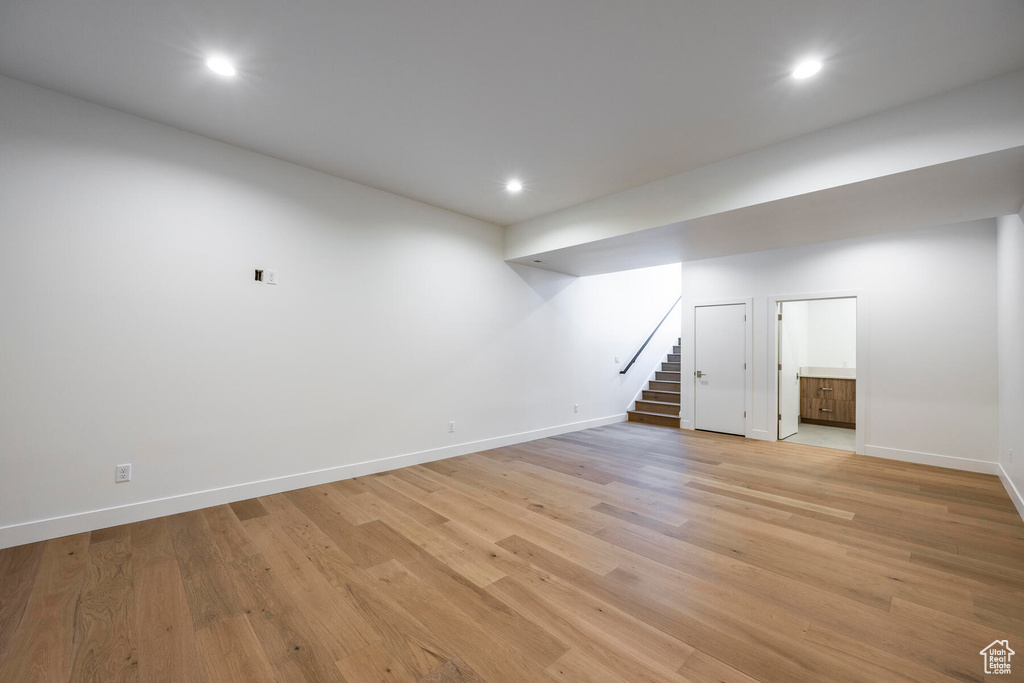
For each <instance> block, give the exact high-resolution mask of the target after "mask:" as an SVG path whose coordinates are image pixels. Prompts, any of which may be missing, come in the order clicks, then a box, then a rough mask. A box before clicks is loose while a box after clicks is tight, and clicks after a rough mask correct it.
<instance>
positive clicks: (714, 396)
mask: <svg viewBox="0 0 1024 683" xmlns="http://www.w3.org/2000/svg"><path fill="white" fill-rule="evenodd" d="M694 315H695V320H694V344H693V351H694V361H695V363H696V364H695V365H694V369H695V370H696V372H695V373H694V383H695V385H696V389H695V390H694V399H695V400H694V416H693V418H694V427H696V428H697V429H705V430H707V431H711V432H724V433H726V434H739V435H741V436H742V435H743V434H745V433H746V419H745V416H744V415H743V411H744V410H745V409H746V401H747V394H746V389H747V377H746V374H747V371H746V368H744V367H743V366H744V363H745V360H746V354H747V343H746V322H745V317H746V306H744V305H743V304H730V305H726V306H698V307H696V308H695V309H694Z"/></svg>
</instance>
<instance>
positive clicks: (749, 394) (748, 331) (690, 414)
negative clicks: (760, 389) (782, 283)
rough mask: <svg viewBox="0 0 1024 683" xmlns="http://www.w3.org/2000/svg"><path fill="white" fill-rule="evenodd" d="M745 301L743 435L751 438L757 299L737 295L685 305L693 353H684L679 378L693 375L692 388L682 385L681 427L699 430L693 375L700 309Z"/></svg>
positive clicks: (687, 335)
mask: <svg viewBox="0 0 1024 683" xmlns="http://www.w3.org/2000/svg"><path fill="white" fill-rule="evenodd" d="M737 304H742V305H743V307H744V308H743V314H744V315H745V316H746V321H745V322H744V328H743V345H744V348H745V351H744V354H743V362H744V363H746V365H747V368H746V371H745V372H744V382H743V393H744V396H743V410H744V412H745V413H746V414H747V415H746V417H745V418H744V420H743V436H745V437H749V436H750V433H751V430H752V429H753V424H754V386H753V377H754V373H753V370H754V298H753V297H737V298H734V299H714V300H708V301H688V302H686V303H685V305H684V307H683V325H682V327H683V329H682V338H683V339H686V340H688V341H689V342H690V353H684V354H683V356H682V359H681V360H683V361H684V363H683V365H681V366H680V370H681V371H682V373H681V374H680V376H679V377H680V381H682V378H683V377H684V376H686V375H689V377H690V388H689V390H688V391H684V390H683V388H682V385H680V388H679V390H680V392H682V393H681V397H683V396H685V397H686V399H685V403H686V405H684V406H680V408H681V410H680V418H681V419H680V421H679V426H680V427H681V428H683V429H696V425H695V424H694V418H695V415H696V410H695V408H696V404H697V378H696V377H695V376H694V372H695V371H696V367H695V365H694V364H695V363H696V362H697V309H698V308H703V307H705V306H732V305H737Z"/></svg>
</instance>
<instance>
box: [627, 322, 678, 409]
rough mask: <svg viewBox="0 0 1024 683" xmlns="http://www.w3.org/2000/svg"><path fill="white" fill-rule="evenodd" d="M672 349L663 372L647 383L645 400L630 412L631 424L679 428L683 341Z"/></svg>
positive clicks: (656, 372)
mask: <svg viewBox="0 0 1024 683" xmlns="http://www.w3.org/2000/svg"><path fill="white" fill-rule="evenodd" d="M676 342H678V343H677V344H676V345H675V346H673V347H672V353H670V354H668V358H667V360H666V361H665V362H664V363H662V364H661V370H657V371H655V373H654V379H652V380H651V381H650V382H648V383H647V388H646V389H644V393H643V398H642V399H641V400H638V401H637V402H636V410H630V411H628V412H629V421H630V422H644V423H646V424H650V425H660V426H662V427H676V428H678V427H679V395H680V392H679V387H680V386H681V384H680V377H679V367H680V365H679V363H680V354H681V353H682V343H683V340H682V339H681V338H680V339H677V340H676Z"/></svg>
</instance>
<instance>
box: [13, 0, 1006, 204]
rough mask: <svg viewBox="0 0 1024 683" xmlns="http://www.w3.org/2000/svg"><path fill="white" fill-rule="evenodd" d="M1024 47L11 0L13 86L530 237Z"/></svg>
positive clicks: (889, 18) (609, 22) (987, 38)
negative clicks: (509, 187)
mask: <svg viewBox="0 0 1024 683" xmlns="http://www.w3.org/2000/svg"><path fill="white" fill-rule="evenodd" d="M1022 34H1024V2H1022V1H1021V0H968V1H965V0H856V1H855V2H851V1H850V0H776V1H774V2H766V1H761V0H746V1H741V0H729V1H726V0H664V1H661V2H654V1H638V0H558V1H557V2H552V0H518V1H517V2H501V3H499V2H493V1H491V2H488V1H486V0H484V1H481V0H463V1H461V2H460V1H457V0H430V1H428V2H414V1H411V0H350V1H346V2H326V3H319V2H303V1H302V0H299V1H298V2H283V1H282V0H220V1H212V0H5V1H4V2H3V3H2V4H0V73H3V74H5V75H8V76H11V77H13V78H17V79H21V80H24V81H27V82H30V83H35V84H38V85H41V86H44V87H48V88H53V89H55V90H59V91H62V92H66V93H70V94H72V95H77V96H79V97H82V98H85V99H87V100H91V101H94V102H98V103H100V104H104V105H107V106H110V107H114V108H116V109H120V110H122V111H126V112H130V113H134V114H138V115H140V116H144V117H147V118H150V119H153V120H156V121H160V122H163V123H166V124H169V125H172V126H177V127H179V128H183V129H185V130H189V131H193V132H196V133H200V134H202V135H206V136H209V137H211V138H216V139H218V140H223V141H226V142H230V143H234V144H237V145H240V146H242V147H246V148H249V149H252V150H256V151H259V152H264V153H266V154H270V155H273V156H275V157H279V158H281V159H286V160H289V161H293V162H295V163H299V164H302V165H305V166H309V167H312V168H315V169H319V170H322V171H325V172H328V173H331V174H334V175H337V176H340V177H343V178H348V179H351V180H355V181H357V182H361V183H365V184H367V185H371V186H373V187H378V188H381V189H384V190H389V191H391V192H395V193H398V194H401V195H405V196H408V197H412V198H415V199H419V200H422V201H425V202H428V203H430V204H434V205H437V206H441V207H445V208H448V209H452V210H454V211H458V212H461V213H464V214H468V215H471V216H477V217H479V218H483V219H486V220H489V221H492V222H495V223H498V224H510V223H515V222H519V221H522V220H525V219H528V218H531V217H534V216H538V215H541V214H544V213H548V212H551V211H554V210H557V209H561V208H564V207H567V206H571V205H574V204H578V203H580V202H583V201H587V200H590V199H594V198H596V197H599V196H603V195H606V194H610V193H613V192H616V191H619V190H622V189H625V188H628V187H632V186H635V185H639V184H642V183H646V182H650V181H652V180H657V179H659V178H663V177H666V176H669V175H672V174H675V173H680V172H682V171H686V170H689V169H692V168H695V167H697V166H702V165H704V164H707V163H711V162H714V161H718V160H721V159H724V158H728V157H732V156H735V155H737V154H741V153H743V152H747V151H750V150H752V149H756V148H759V147H763V146H765V145H768V144H772V143H775V142H779V141H782V140H785V139H789V138H792V137H796V136H799V135H803V134H806V133H809V132H812V131H815V130H820V129H822V128H826V127H829V126H832V125H835V124H838V123H840V122H844V121H848V120H851V119H854V118H858V117H861V116H864V115H866V114H870V113H874V112H878V111H881V110H884V109H887V108H890V107H893V106H896V105H899V104H903V103H906V102H910V101H913V100H916V99H919V98H921V97H925V96H928V95H932V94H936V93H938V92H942V91H945V90H949V89H952V88H955V87H958V86H961V85H964V84H966V83H970V82H973V81H977V80H981V79H984V78H987V77H991V76H995V75H999V74H1002V73H1006V72H1009V71H1013V70H1015V69H1018V68H1021V67H1024V40H1021V35H1022ZM211 50H221V51H224V52H226V53H229V54H231V55H233V56H235V57H236V58H237V61H238V65H239V69H240V75H239V78H237V79H236V80H235V81H233V82H225V81H222V80H219V79H218V78H216V77H214V76H212V75H211V74H210V73H209V72H207V71H206V70H205V68H204V67H203V59H204V56H205V55H206V53H208V52H209V51H211ZM811 53H816V54H818V55H821V56H822V57H823V58H825V60H826V66H825V70H824V71H822V73H821V74H820V75H819V76H818V77H816V78H814V79H811V80H809V81H804V82H795V81H792V80H790V79H789V78H788V77H787V72H788V70H789V68H790V67H791V65H792V63H793V62H794V61H795V60H796V59H797V58H799V57H802V56H804V55H806V54H811ZM512 175H518V176H520V177H521V178H522V179H523V180H524V181H525V183H526V185H527V189H526V191H525V192H524V193H523V194H522V195H519V196H516V197H511V196H508V195H507V194H505V193H504V192H503V190H502V185H503V182H504V181H505V179H506V178H508V177H509V176H512Z"/></svg>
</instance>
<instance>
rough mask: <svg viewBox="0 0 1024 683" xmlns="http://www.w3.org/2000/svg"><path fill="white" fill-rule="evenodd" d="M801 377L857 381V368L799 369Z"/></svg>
mask: <svg viewBox="0 0 1024 683" xmlns="http://www.w3.org/2000/svg"><path fill="white" fill-rule="evenodd" d="M800 376H801V377H816V378H819V379H857V368H818V367H804V368H800Z"/></svg>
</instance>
